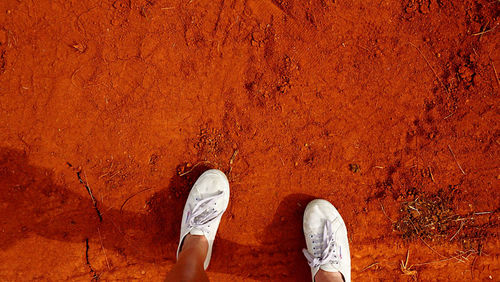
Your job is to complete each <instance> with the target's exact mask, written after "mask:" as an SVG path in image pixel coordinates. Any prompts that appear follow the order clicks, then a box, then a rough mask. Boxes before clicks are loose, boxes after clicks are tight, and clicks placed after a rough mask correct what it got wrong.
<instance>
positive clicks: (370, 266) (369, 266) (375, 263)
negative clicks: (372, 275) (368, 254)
mask: <svg viewBox="0 0 500 282" xmlns="http://www.w3.org/2000/svg"><path fill="white" fill-rule="evenodd" d="M377 265H378V262H374V263H372V264H370V265H368V266H367V267H365V268H363V269H362V270H361V271H360V272H363V271H365V270H367V269H370V268H372V267H374V266H377Z"/></svg>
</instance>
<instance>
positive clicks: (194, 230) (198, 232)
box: [189, 228, 205, 235]
mask: <svg viewBox="0 0 500 282" xmlns="http://www.w3.org/2000/svg"><path fill="white" fill-rule="evenodd" d="M189 234H191V235H205V234H203V231H201V230H200V229H198V228H193V229H191V231H189Z"/></svg>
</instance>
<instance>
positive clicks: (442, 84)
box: [408, 42, 450, 93]
mask: <svg viewBox="0 0 500 282" xmlns="http://www.w3.org/2000/svg"><path fill="white" fill-rule="evenodd" d="M408 43H410V44H411V46H413V47H415V49H417V51H418V53H420V56H422V58H424V60H425V62H426V63H427V65H428V66H429V68H430V69H431V71H432V72H433V73H434V76H435V77H436V79H437V80H438V81H439V83H440V84H441V86H443V88H444V89H445V90H446V92H447V93H450V91H449V90H448V87H446V86H445V85H444V83H443V82H442V81H441V79H440V78H439V76H438V75H437V73H436V71H435V70H434V69H433V68H432V66H431V64H430V63H429V61H428V60H427V58H426V57H425V56H424V54H423V53H422V51H420V49H418V47H417V46H415V44H413V43H411V42H408Z"/></svg>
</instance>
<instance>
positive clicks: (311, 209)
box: [302, 199, 351, 282]
mask: <svg viewBox="0 0 500 282" xmlns="http://www.w3.org/2000/svg"><path fill="white" fill-rule="evenodd" d="M303 228H304V235H305V237H306V245H307V249H303V250H302V251H303V253H304V255H305V256H306V258H307V261H308V262H309V266H310V267H311V274H312V280H313V281H314V277H315V276H316V273H318V271H319V270H320V269H322V270H324V271H328V272H340V273H341V274H342V275H343V276H344V280H345V281H347V282H349V281H351V256H350V252H349V242H348V240H347V228H346V226H345V224H344V221H343V220H342V217H341V216H340V214H339V212H338V211H337V209H336V208H335V207H334V206H333V205H332V204H331V203H330V202H328V201H326V200H321V199H316V200H313V201H311V202H310V203H309V204H308V205H307V207H306V210H305V211H304V223H303Z"/></svg>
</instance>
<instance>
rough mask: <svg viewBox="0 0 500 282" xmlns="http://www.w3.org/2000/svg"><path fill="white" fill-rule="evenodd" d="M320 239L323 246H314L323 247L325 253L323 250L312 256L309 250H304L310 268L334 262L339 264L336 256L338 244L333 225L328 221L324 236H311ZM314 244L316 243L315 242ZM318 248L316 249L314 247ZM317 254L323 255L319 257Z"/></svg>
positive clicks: (324, 228) (324, 227)
mask: <svg viewBox="0 0 500 282" xmlns="http://www.w3.org/2000/svg"><path fill="white" fill-rule="evenodd" d="M314 237H319V238H318V239H321V244H313V245H315V246H318V245H319V246H321V248H323V247H324V248H325V249H324V250H323V251H321V249H319V250H318V252H317V253H316V252H315V253H314V254H311V253H309V252H308V251H307V249H302V252H303V253H304V256H305V257H306V259H307V262H308V263H309V266H310V267H313V268H316V267H320V266H321V265H324V264H326V263H329V262H332V263H334V264H338V262H339V258H338V257H337V254H336V249H337V243H336V242H335V237H334V232H333V228H332V223H331V222H330V221H329V220H327V221H326V222H325V225H324V226H323V234H322V235H319V234H318V235H316V236H314V235H311V238H314ZM313 242H314V241H313ZM314 248H316V247H314ZM317 254H321V255H320V256H317Z"/></svg>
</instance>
